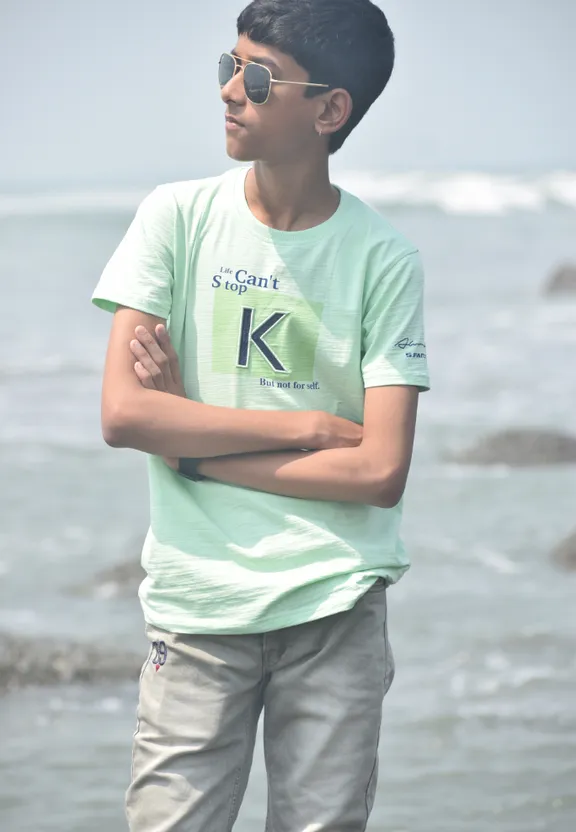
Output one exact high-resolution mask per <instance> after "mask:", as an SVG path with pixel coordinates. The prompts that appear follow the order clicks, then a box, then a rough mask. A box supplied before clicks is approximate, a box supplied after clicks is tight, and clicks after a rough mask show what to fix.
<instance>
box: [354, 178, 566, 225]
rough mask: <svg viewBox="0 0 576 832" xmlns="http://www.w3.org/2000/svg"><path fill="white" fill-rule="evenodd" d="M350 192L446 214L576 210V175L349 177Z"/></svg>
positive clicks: (377, 202)
mask: <svg viewBox="0 0 576 832" xmlns="http://www.w3.org/2000/svg"><path fill="white" fill-rule="evenodd" d="M338 182H339V184H341V185H342V187H343V188H346V190H349V191H351V192H352V193H354V194H356V195H357V196H359V197H360V198H361V199H364V200H365V201H366V202H369V203H371V204H372V205H374V206H375V207H385V206H386V207H404V208H434V209H436V210H440V211H443V212H444V213H446V214H463V215H472V216H474V215H476V216H478V215H483V216H502V215H505V214H509V213H511V212H514V211H532V212H535V211H544V210H546V209H548V208H550V207H552V206H554V205H560V206H562V207H565V208H570V209H575V210H576V172H568V171H566V172H562V171H559V172H556V173H550V174H547V175H546V176H540V177H526V176H502V175H501V176H497V175H492V174H485V173H474V172H469V173H452V174H430V173H419V172H413V173H402V174H373V173H372V174H370V173H365V172H358V173H346V174H343V175H342V176H340V177H339V178H338Z"/></svg>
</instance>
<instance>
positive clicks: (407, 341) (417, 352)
mask: <svg viewBox="0 0 576 832" xmlns="http://www.w3.org/2000/svg"><path fill="white" fill-rule="evenodd" d="M394 346H395V347H396V349H397V350H402V351H403V352H404V353H405V355H406V358H426V344H425V343H424V342H423V341H412V339H411V338H402V339H401V340H400V341H398V342H397V343H396V344H394Z"/></svg>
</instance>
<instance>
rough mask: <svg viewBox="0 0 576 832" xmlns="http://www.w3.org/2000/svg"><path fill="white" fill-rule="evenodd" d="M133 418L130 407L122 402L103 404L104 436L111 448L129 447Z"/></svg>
mask: <svg viewBox="0 0 576 832" xmlns="http://www.w3.org/2000/svg"><path fill="white" fill-rule="evenodd" d="M133 427H134V426H133V420H132V418H131V417H130V415H129V411H128V408H127V407H126V406H125V405H123V404H120V403H115V404H113V405H103V407H102V437H103V439H104V442H106V444H107V445H109V446H110V447H111V448H129V447H131V445H130V437H131V435H132V432H133Z"/></svg>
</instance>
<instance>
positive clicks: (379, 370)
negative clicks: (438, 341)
mask: <svg viewBox="0 0 576 832" xmlns="http://www.w3.org/2000/svg"><path fill="white" fill-rule="evenodd" d="M362 375H363V379H364V386H365V387H383V386H386V385H395V384H402V385H414V386H416V387H419V388H420V389H421V390H423V391H424V390H429V389H430V379H429V374H428V361H427V356H426V338H425V334H424V270H423V268H422V261H421V259H420V255H419V254H418V252H412V253H410V254H406V255H404V256H401V257H400V258H399V259H398V260H397V261H396V262H395V263H394V264H393V265H392V267H391V268H389V269H387V270H386V271H385V272H384V274H381V275H379V276H377V279H376V281H375V284H374V285H373V287H372V289H371V291H370V293H369V295H368V297H367V299H366V304H365V311H364V316H363V321H362Z"/></svg>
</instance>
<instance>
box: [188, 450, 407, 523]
mask: <svg viewBox="0 0 576 832" xmlns="http://www.w3.org/2000/svg"><path fill="white" fill-rule="evenodd" d="M198 471H199V473H200V474H202V475H203V476H205V477H207V478H208V479H212V480H217V481H219V482H224V483H228V484H230V485H238V486H243V487H244V488H252V489H254V490H256V491H266V492H268V493H269V494H279V495H281V496H284V497H296V498H300V499H304V500H324V501H335V502H346V503H362V504H364V505H374V506H378V507H380V508H391V507H392V506H394V505H396V504H397V503H398V501H399V500H400V498H401V496H402V492H403V490H404V484H403V483H401V482H400V481H399V479H400V478H399V477H398V475H397V473H396V472H394V471H388V472H387V471H383V470H381V469H380V468H378V466H377V465H376V464H375V462H374V455H373V454H370V453H369V452H368V450H367V449H366V448H363V447H362V446H360V447H358V448H336V449H333V450H325V451H313V452H301V451H299V452H283V453H263V454H249V455H244V456H230V457H225V458H220V459H204V460H203V461H202V462H201V463H200V465H199V467H198Z"/></svg>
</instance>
